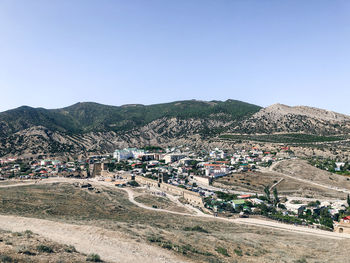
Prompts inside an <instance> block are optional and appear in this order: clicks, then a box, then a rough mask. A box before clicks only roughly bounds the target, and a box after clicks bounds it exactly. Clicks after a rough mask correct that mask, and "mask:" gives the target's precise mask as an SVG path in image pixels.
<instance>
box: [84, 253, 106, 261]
mask: <svg viewBox="0 0 350 263" xmlns="http://www.w3.org/2000/svg"><path fill="white" fill-rule="evenodd" d="M86 261H90V262H102V260H101V257H100V256H99V255H98V254H90V255H88V256H87V258H86Z"/></svg>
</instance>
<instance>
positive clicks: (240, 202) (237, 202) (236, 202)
mask: <svg viewBox="0 0 350 263" xmlns="http://www.w3.org/2000/svg"><path fill="white" fill-rule="evenodd" d="M231 203H232V207H233V208H234V209H238V208H239V207H242V208H243V207H244V205H245V200H244V199H236V200H232V202H231Z"/></svg>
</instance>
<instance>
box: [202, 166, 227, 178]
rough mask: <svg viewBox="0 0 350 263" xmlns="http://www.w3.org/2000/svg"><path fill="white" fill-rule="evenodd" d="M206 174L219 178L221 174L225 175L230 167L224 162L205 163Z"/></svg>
mask: <svg viewBox="0 0 350 263" xmlns="http://www.w3.org/2000/svg"><path fill="white" fill-rule="evenodd" d="M204 170H205V175H206V176H210V177H212V178H217V177H220V176H225V175H227V174H228V173H229V168H228V167H227V166H226V165H222V164H211V163H207V164H204Z"/></svg>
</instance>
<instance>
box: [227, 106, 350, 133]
mask: <svg viewBox="0 0 350 263" xmlns="http://www.w3.org/2000/svg"><path fill="white" fill-rule="evenodd" d="M233 130H234V131H239V132H243V133H266V134H270V133H278V132H286V133H292V132H302V133H307V134H316V135H336V134H347V133H349V132H350V116H347V115H344V114H340V113H336V112H333V111H327V110H322V109H318V108H313V107H306V106H295V107H290V106H287V105H283V104H274V105H271V106H269V107H267V108H264V109H261V110H260V111H259V112H257V113H255V114H254V115H253V116H252V117H250V118H249V119H247V120H244V121H243V122H242V123H241V124H240V125H239V126H237V127H235V128H234V129H233Z"/></svg>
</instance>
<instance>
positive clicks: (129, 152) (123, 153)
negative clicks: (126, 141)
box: [113, 148, 145, 162]
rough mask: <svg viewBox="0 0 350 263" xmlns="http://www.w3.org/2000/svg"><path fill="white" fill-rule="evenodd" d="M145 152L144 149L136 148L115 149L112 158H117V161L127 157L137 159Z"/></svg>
mask: <svg viewBox="0 0 350 263" xmlns="http://www.w3.org/2000/svg"><path fill="white" fill-rule="evenodd" d="M144 154H145V151H144V150H139V149H136V148H125V149H123V150H115V151H114V153H113V158H115V159H117V160H118V162H120V161H121V160H127V159H129V158H133V159H137V158H140V157H142V156H143V155H144Z"/></svg>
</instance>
